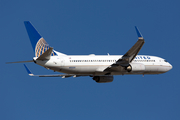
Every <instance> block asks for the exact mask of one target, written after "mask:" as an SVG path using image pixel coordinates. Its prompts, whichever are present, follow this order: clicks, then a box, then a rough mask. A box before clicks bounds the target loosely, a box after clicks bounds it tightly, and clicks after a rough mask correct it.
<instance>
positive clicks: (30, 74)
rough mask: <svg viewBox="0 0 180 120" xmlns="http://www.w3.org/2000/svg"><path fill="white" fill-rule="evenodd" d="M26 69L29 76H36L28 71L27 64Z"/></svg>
mask: <svg viewBox="0 0 180 120" xmlns="http://www.w3.org/2000/svg"><path fill="white" fill-rule="evenodd" d="M24 67H25V68H26V71H27V73H28V74H29V76H34V74H32V73H31V71H30V70H29V69H28V67H27V66H26V65H25V64H24Z"/></svg>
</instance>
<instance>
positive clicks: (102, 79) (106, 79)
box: [93, 76, 114, 83]
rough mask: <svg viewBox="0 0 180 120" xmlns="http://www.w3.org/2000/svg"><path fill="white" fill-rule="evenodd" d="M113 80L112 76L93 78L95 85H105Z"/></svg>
mask: <svg viewBox="0 0 180 120" xmlns="http://www.w3.org/2000/svg"><path fill="white" fill-rule="evenodd" d="M113 79H114V77H113V76H94V77H93V80H95V81H96V82H97V83H107V82H112V81H113Z"/></svg>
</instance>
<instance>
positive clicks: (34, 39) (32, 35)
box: [24, 21, 57, 57]
mask: <svg viewBox="0 0 180 120" xmlns="http://www.w3.org/2000/svg"><path fill="white" fill-rule="evenodd" d="M24 25H25V27H26V30H27V33H28V36H29V39H30V41H31V45H32V47H33V50H34V52H35V57H39V56H40V55H42V54H43V53H44V52H46V51H47V50H48V49H49V48H50V46H49V44H48V43H47V42H46V41H45V40H44V38H43V37H42V36H41V35H40V34H39V33H38V31H37V30H36V29H35V28H34V27H33V25H32V24H31V23H30V22H29V21H24ZM54 55H57V54H56V53H55V52H54V51H53V52H52V56H54Z"/></svg>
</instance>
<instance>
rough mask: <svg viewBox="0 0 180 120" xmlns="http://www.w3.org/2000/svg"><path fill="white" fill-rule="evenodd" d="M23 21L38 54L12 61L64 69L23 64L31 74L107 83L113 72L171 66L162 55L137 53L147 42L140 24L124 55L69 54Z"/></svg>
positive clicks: (156, 71) (155, 71)
mask: <svg viewBox="0 0 180 120" xmlns="http://www.w3.org/2000/svg"><path fill="white" fill-rule="evenodd" d="M24 24H25V27H26V30H27V33H28V36H29V38H30V41H31V45H32V47H33V49H34V53H35V57H33V60H30V61H20V62H9V63H23V62H34V63H36V64H38V65H40V66H43V67H45V68H46V69H50V70H53V71H57V72H61V73H65V74H53V75H34V74H33V73H31V72H30V70H29V69H28V68H27V66H26V65H24V66H25V68H26V70H27V72H28V74H29V75H30V76H39V77H62V78H67V77H80V76H90V77H92V79H93V80H95V81H96V82H98V83H106V82H112V81H113V79H114V78H113V75H130V74H142V75H145V74H161V73H165V72H167V71H169V70H171V69H172V65H171V64H170V63H168V62H167V61H166V60H165V59H163V58H160V57H156V56H150V55H137V54H138V53H139V51H140V50H141V48H142V46H143V44H144V38H143V36H142V34H141V33H140V31H139V30H138V28H137V27H135V29H136V32H137V35H138V41H137V42H136V43H135V44H134V45H133V46H132V47H131V48H130V49H129V51H127V52H126V53H125V54H124V55H109V54H108V55H94V54H90V55H66V54H63V53H60V52H57V51H55V50H54V49H53V48H52V47H50V46H49V44H48V43H47V42H46V41H45V40H44V38H43V37H42V36H41V35H40V34H39V33H38V32H37V30H36V29H35V28H34V27H33V25H32V24H31V23H30V22H29V21H25V22H24Z"/></svg>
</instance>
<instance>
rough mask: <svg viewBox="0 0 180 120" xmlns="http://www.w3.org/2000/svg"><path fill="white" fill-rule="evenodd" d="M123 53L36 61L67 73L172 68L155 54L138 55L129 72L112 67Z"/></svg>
mask: <svg viewBox="0 0 180 120" xmlns="http://www.w3.org/2000/svg"><path fill="white" fill-rule="evenodd" d="M121 57H122V55H94V54H92V55H79V56H77V55H68V56H67V55H66V56H63V55H62V56H51V59H50V60H45V61H41V60H36V58H34V60H36V63H37V64H39V65H41V66H43V67H45V68H47V69H51V70H54V71H58V72H62V73H67V74H77V75H78V74H84V75H87V74H91V75H105V74H110V75H124V74H160V73H165V72H167V71H169V70H170V69H172V66H171V64H169V63H168V62H166V61H165V60H164V59H162V58H160V57H155V56H148V55H137V56H136V58H135V59H134V60H133V61H132V62H131V64H132V66H133V70H132V71H131V72H128V71H127V70H125V69H124V68H123V67H121V66H120V67H117V68H116V69H113V70H111V71H110V72H109V71H108V70H106V69H107V68H110V67H111V65H112V64H113V63H115V62H116V61H117V60H118V59H119V58H121Z"/></svg>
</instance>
